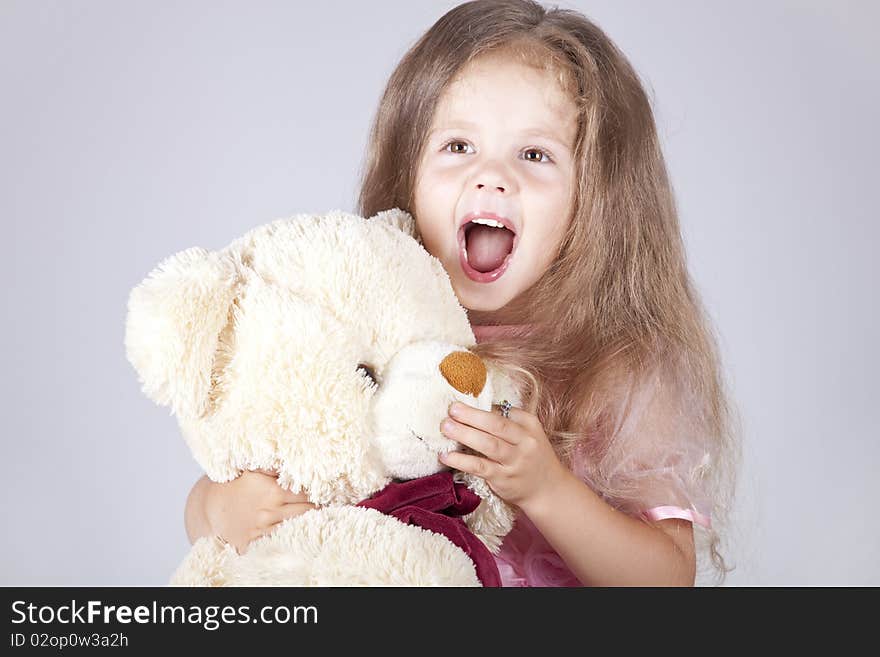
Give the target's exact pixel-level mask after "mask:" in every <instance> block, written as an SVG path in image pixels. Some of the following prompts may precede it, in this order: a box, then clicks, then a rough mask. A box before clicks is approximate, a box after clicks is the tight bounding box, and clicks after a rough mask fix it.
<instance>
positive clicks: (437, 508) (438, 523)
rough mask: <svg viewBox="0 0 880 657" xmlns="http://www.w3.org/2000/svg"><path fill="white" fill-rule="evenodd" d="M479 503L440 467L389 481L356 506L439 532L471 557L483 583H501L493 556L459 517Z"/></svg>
mask: <svg viewBox="0 0 880 657" xmlns="http://www.w3.org/2000/svg"><path fill="white" fill-rule="evenodd" d="M479 504H480V496H479V495H477V494H476V493H475V492H474V491H472V490H471V489H470V488H468V487H467V486H465V485H464V484H460V483H456V482H454V481H453V479H452V473H451V472H450V471H448V470H444V471H443V472H438V473H436V474H432V475H429V476H427V477H421V478H419V479H411V480H410V481H401V482H392V483H390V484H388V485H387V486H385V488H383V489H382V490H380V491H379V492H378V493H375V494H374V495H373V496H372V497H370V498H369V499H366V500H363V501H361V502H358V504H357V506H363V507H366V508H368V509H375V510H377V511H381V512H382V513H385V514H387V515H390V516H394V517H395V518H397V519H398V520H400V521H401V522H403V523H405V524H407V525H416V526H418V527H422V528H424V529H428V530H430V531H432V532H436V533H438V534H442V535H443V536H445V537H446V538H448V539H449V540H450V541H452V543H453V544H454V545H457V546H458V547H459V548H461V549H462V550H464V552H465V553H466V554H467V555H468V556H469V557H470V558H471V560H472V561H473V562H474V567H475V568H476V571H477V577H478V578H479V579H480V581H481V582H482V583H483V586H501V575H500V574H499V573H498V565H497V564H496V563H495V558H494V557H493V556H492V553H491V552H489V548H487V547H486V546H485V544H483V542H482V541H481V540H480V539H479V538H477V537H476V536H475V535H474V533H473V532H471V530H470V529H468V526H467V525H466V524H465V522H464V520H462V518H461V516H464V515H467V514H468V513H471V512H472V511H473V510H474V509H476V508H477V506H479Z"/></svg>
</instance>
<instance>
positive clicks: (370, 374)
mask: <svg viewBox="0 0 880 657" xmlns="http://www.w3.org/2000/svg"><path fill="white" fill-rule="evenodd" d="M357 371H358V372H360V373H361V375H362V376H366V377H367V378H369V379H370V381H371V382H372V385H379V381H378V379H376V373H375V372H374V371H373V368H372V367H370V366H369V365H366V364H365V363H358V366H357Z"/></svg>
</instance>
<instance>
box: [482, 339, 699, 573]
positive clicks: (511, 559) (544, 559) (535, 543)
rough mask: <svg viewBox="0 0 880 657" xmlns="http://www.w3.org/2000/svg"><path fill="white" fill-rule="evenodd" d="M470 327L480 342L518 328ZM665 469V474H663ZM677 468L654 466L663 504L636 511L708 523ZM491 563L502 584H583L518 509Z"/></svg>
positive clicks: (577, 462)
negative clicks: (496, 568) (659, 482)
mask: <svg viewBox="0 0 880 657" xmlns="http://www.w3.org/2000/svg"><path fill="white" fill-rule="evenodd" d="M471 328H472V330H473V332H474V336H475V337H476V339H477V342H483V341H484V340H487V339H491V338H492V337H493V336H496V335H498V334H500V333H504V332H507V331H512V330H517V329H518V327H516V326H511V325H502V326H478V325H475V326H472V327H471ZM635 401H636V403H637V404H641V406H637V407H636V410H637V411H638V409H639V408H643V409H646V408H648V407H649V406H650V399H648V400H647V401H646V400H643V399H641V398H637V399H636V400H635ZM642 415H643V416H645V417H648V416H649V414H648V413H642ZM632 416H633V417H634V418H636V419H635V420H633V421H636V420H637V419H638V416H639V413H638V412H635V413H633V414H632ZM638 426H639V430H640V431H642V430H645V428H647V430H651V429H653V428H654V427H653V426H652V425H651V424H650V423H645V422H643V423H642V424H639V425H638ZM676 427H677V425H676ZM627 429H628V428H627V427H624V430H627ZM629 431H630V433H634V432H633V431H632V429H631V428H629ZM585 458H586V457H585V456H584V453H583V452H582V451H577V452H576V453H575V458H574V459H573V462H572V471H573V472H575V474H578V475H579V476H581V478H582V479H583V478H585V473H586V468H585V467H584V466H583V463H584V459H585ZM667 470H668V473H665V471H667ZM678 470H679V468H678V467H677V466H669V465H668V464H667V465H665V467H661V468H655V469H654V470H653V471H652V472H660V473H661V474H662V475H664V476H661V477H659V478H656V480H658V481H667V482H668V484H669V485H668V486H667V487H662V486H661V487H660V489H659V490H657V491H656V492H655V493H654V497H653V499H656V500H657V501H658V502H659V501H661V499H662V501H663V502H664V503H661V504H657V505H651V506H649V507H648V508H644V509H642V510H636V512H637V513H638V515H641V516H642V517H643V518H645V519H648V520H652V521H656V520H662V519H665V518H682V519H685V520H689V521H691V522H693V523H696V524H699V525H702V526H704V527H709V526H711V520H710V518H709V515H708V513H706V514H704V513H701V512H699V511H698V510H697V506H696V504H695V502H699V503H701V504H703V505H705V504H706V499H705V498H704V497H700V496H699V495H693V494H687V492H686V491H685V490H684V489H686V488H687V485H686V484H684V483H683V481H682V479H681V478H680V477H678V476H677V471H678ZM664 473H665V474H664ZM648 497H650V496H648ZM679 501H681V502H682V504H684V503H685V502H686V501H687V502H690V504H689V505H688V506H689V508H685V507H684V506H680V505H678V504H675V503H674V502H679ZM495 562H496V563H497V564H498V570H499V571H500V574H501V581H502V585H503V586H583V584H582V583H581V582H580V580H578V578H577V577H575V575H574V574H573V573H572V572H571V570H570V569H569V568H568V567H567V566H566V564H565V562H564V561H563V560H562V558H561V557H560V556H559V555H558V554H557V553H556V551H555V550H554V549H553V548H552V547H551V546H550V544H549V543H548V542H547V541H546V539H544V537H543V536H542V535H541V533H540V532H539V531H538V530H537V528H536V527H535V526H534V524H532V522H531V521H530V520H529V518H528V517H527V516H526V515H525V514H524V513H522V512H519V513H518V514H517V516H516V521H515V523H514V526H513V529H512V530H511V532H510V533H509V534H508V535H507V536H506V537H505V538H504V542H503V543H502V544H501V549H500V551H499V553H498V554H497V555H495Z"/></svg>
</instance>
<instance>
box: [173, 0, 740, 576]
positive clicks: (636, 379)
mask: <svg viewBox="0 0 880 657" xmlns="http://www.w3.org/2000/svg"><path fill="white" fill-rule="evenodd" d="M358 205H359V207H358V211H359V213H360V214H362V215H363V216H372V215H373V214H375V213H376V212H378V211H380V210H383V209H386V208H390V207H400V208H404V209H408V210H409V211H410V212H411V213H412V214H413V216H414V217H415V219H416V224H417V228H418V231H419V233H420V236H421V238H422V241H423V243H424V245H425V248H426V249H427V250H428V251H429V252H430V253H431V254H433V255H434V256H435V257H437V258H438V259H439V260H440V261H441V262H442V263H443V265H444V267H445V269H446V271H447V272H448V274H449V277H450V280H451V282H452V285H453V288H454V289H455V292H456V294H457V296H458V298H459V300H460V302H461V304H462V305H463V306H464V307H465V308H466V309H467V310H468V314H469V318H470V320H471V323H472V325H473V327H474V333H475V335H476V337H477V340H478V345H477V346H476V347H475V348H474V351H475V352H476V353H478V354H480V355H481V356H483V357H485V358H489V359H493V360H495V361H498V362H501V363H504V364H506V365H508V366H509V367H511V368H512V369H513V370H514V371H516V372H519V373H520V374H521V380H520V383H521V384H522V390H523V399H524V403H525V406H526V408H512V409H510V411H509V414H508V416H507V417H506V418H505V417H503V416H502V414H500V413H499V412H498V411H497V410H496V411H493V412H487V411H481V410H477V409H472V408H469V407H466V406H465V407H459V406H458V405H455V404H453V406H452V407H451V408H450V417H449V418H447V420H445V421H444V423H443V425H442V426H441V430H442V431H443V432H444V433H445V434H446V435H448V436H449V437H451V438H454V439H455V440H457V441H459V442H460V443H462V444H463V445H466V446H468V447H470V448H472V450H474V451H475V452H476V454H465V453H463V452H452V453H449V454H447V455H445V456H444V457H442V461H443V462H444V463H445V464H447V465H448V466H450V467H453V468H457V469H459V470H464V471H467V472H472V473H476V474H479V475H481V476H483V477H485V479H486V480H487V481H488V482H489V485H490V486H491V487H492V489H493V490H494V491H495V492H496V494H498V495H499V496H500V497H502V498H504V499H505V500H507V501H508V502H509V503H511V504H513V505H516V507H517V508H518V516H517V522H516V524H515V526H514V529H513V531H512V532H511V533H510V534H509V535H508V536H507V538H506V539H505V541H504V543H503V545H502V549H501V553H500V554H499V555H498V557H497V561H498V565H499V569H500V570H501V574H502V578H503V580H504V582H505V584H506V585H528V586H539V585H572V586H578V585H591V586H592V585H599V586H602V585H693V584H694V581H695V574H696V555H697V552H698V550H697V548H698V547H702V548H706V549H707V551H708V553H709V555H710V557H711V565H712V566H714V567H715V569H716V573H717V574H718V575H720V577H721V578H723V575H724V572H725V571H727V570H728V568H727V566H726V564H725V562H724V559H723V558H722V555H721V553H720V551H719V545H720V534H719V531H718V530H719V527H720V523H721V522H722V521H723V520H724V519H725V516H726V514H727V511H728V508H729V502H730V499H731V496H732V487H733V476H732V475H733V472H734V464H735V461H736V457H737V449H736V442H735V440H734V438H735V436H736V432H735V431H734V430H733V426H732V425H733V422H732V419H733V413H731V409H730V408H729V407H728V404H727V400H726V395H725V390H724V385H723V381H722V379H721V375H720V365H719V357H718V353H717V347H716V344H715V341H714V339H713V337H712V333H711V331H710V328H709V323H708V320H707V319H706V317H705V313H704V311H703V310H702V307H701V304H700V302H699V299H698V297H697V294H696V292H695V290H694V288H693V285H692V284H691V282H690V279H689V276H688V272H687V268H686V264H685V256H684V249H683V244H682V239H681V236H680V230H679V225H678V219H677V216H676V208H675V203H674V199H673V194H672V191H671V187H670V184H669V181H668V179H667V174H666V169H665V164H664V160H663V157H662V154H661V151H660V146H659V143H658V138H657V134H656V128H655V125H654V119H653V114H652V110H651V107H650V104H649V101H648V99H647V97H646V95H645V92H644V90H643V88H642V86H641V84H640V81H639V78H638V76H637V74H636V73H635V71H634V70H633V68H632V67H631V65H630V64H629V62H628V61H627V60H626V58H625V57H624V56H623V55H622V54H621V53H620V51H619V50H618V49H617V48H616V47H615V45H614V44H613V43H612V42H611V41H610V40H609V38H608V37H607V36H606V35H605V34H604V33H603V32H602V31H601V30H600V29H599V28H598V27H597V26H596V25H595V24H594V23H592V22H590V21H589V20H588V19H586V18H585V17H584V16H582V15H581V14H579V13H577V12H575V11H571V10H561V9H551V10H547V9H544V8H543V7H542V6H541V5H539V4H537V3H535V2H531V1H529V0H476V1H475V2H468V3H465V4H462V5H459V6H457V7H455V8H453V9H452V10H450V11H449V12H448V13H447V14H445V15H444V16H443V17H441V18H440V20H438V21H437V22H436V23H435V24H434V26H433V27H431V29H430V30H428V32H427V33H426V34H425V35H424V36H423V37H422V38H421V39H420V40H419V41H418V42H417V43H416V44H415V45H414V46H413V47H412V48H411V49H410V50H409V52H408V53H407V54H406V55H405V56H404V58H403V60H402V61H401V62H400V64H399V66H398V67H397V69H396V70H395V71H394V73H393V74H392V76H391V78H390V80H389V82H388V85H387V88H386V90H385V94H384V96H383V98H382V100H381V103H380V106H379V110H378V112H377V114H376V119H375V123H374V125H373V129H372V133H371V140H370V144H369V150H368V158H367V162H366V167H365V171H364V177H363V181H362V188H361V195H360V199H359V204H358ZM474 220H477V222H476V223H475V221H474ZM309 508H311V505H309V504H308V502H307V499H306V497H305V496H304V495H294V494H291V493H289V492H286V491H283V490H282V489H281V488H280V487H279V486H277V484H276V483H275V480H274V478H273V476H272V473H268V472H245V473H242V475H241V476H240V477H239V478H238V479H236V480H234V481H232V482H229V483H225V484H215V483H212V482H210V481H209V480H208V479H207V478H205V477H203V478H202V479H200V480H199V481H198V482H197V483H196V485H195V487H194V488H193V491H192V493H191V494H190V497H189V500H188V502H187V511H186V524H187V530H188V533H189V536H190V539H191V540H195V539H196V538H197V537H199V536H202V535H206V534H216V535H219V536H222V537H224V538H225V539H226V540H228V541H229V542H231V543H232V544H233V545H235V546H236V548H237V549H239V551H243V550H244V549H246V546H247V544H248V542H249V541H250V540H252V539H253V538H256V537H257V536H260V535H262V534H264V533H266V532H269V531H271V530H272V529H273V527H274V525H275V524H277V523H278V522H281V521H282V520H284V519H285V518H287V517H291V516H294V515H297V514H299V513H302V512H303V511H305V510H307V509H309ZM694 526H696V527H698V528H699V530H700V531H699V532H698V533H697V537H698V538H700V539H702V540H697V541H695V532H694V530H693V527H694Z"/></svg>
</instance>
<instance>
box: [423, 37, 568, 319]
mask: <svg viewBox="0 0 880 657" xmlns="http://www.w3.org/2000/svg"><path fill="white" fill-rule="evenodd" d="M576 132H577V109H576V107H575V105H574V102H573V101H572V100H571V99H570V98H568V97H567V96H565V95H564V93H563V92H562V90H561V89H560V88H559V86H558V83H557V82H556V81H555V80H554V79H553V77H552V76H551V75H550V74H549V73H545V72H542V71H539V70H537V69H533V68H530V67H528V66H525V65H523V64H519V63H516V62H514V61H511V60H510V59H509V58H508V59H507V60H506V59H505V58H504V57H503V56H499V55H498V54H489V55H483V56H481V57H479V58H477V59H476V60H473V61H472V62H471V63H470V64H469V65H467V66H466V67H465V68H464V69H463V70H462V71H461V73H460V74H459V76H458V77H457V78H456V79H455V80H454V81H453V82H452V83H450V85H449V86H448V87H447V89H446V90H445V92H444V93H443V95H442V96H441V97H440V99H439V100H438V104H437V109H436V112H435V114H434V120H433V123H432V126H431V130H430V134H429V135H428V139H427V144H426V146H425V151H424V155H423V157H422V159H421V162H420V163H419V168H418V175H417V180H416V188H415V201H414V207H413V216H414V217H415V220H416V226H417V228H418V230H419V232H420V233H421V237H422V242H423V243H424V245H425V248H426V249H427V250H428V251H429V252H430V253H431V254H432V255H433V256H434V257H436V258H437V259H439V260H440V261H441V263H442V264H443V266H444V268H445V269H446V271H447V273H448V274H449V278H450V280H451V282H452V286H453V288H454V290H455V293H456V295H457V296H458V299H459V301H460V302H461V304H462V305H463V306H464V307H465V308H468V309H469V310H475V311H493V310H497V309H499V308H503V307H504V306H505V305H507V304H508V302H510V301H511V300H512V299H514V298H515V297H516V296H517V295H518V294H520V293H521V292H523V291H525V290H527V289H528V288H529V287H530V286H531V285H532V284H533V283H535V282H536V281H537V280H539V279H540V278H541V276H542V275H543V274H544V272H545V271H546V270H547V267H548V266H549V265H550V264H551V262H552V260H553V258H554V256H555V254H556V251H557V249H558V247H559V245H560V243H561V241H562V238H563V237H564V235H565V230H566V228H567V226H568V222H569V211H570V207H569V205H570V194H571V185H572V178H573V171H574V161H573V158H574V153H573V150H574V140H575V136H576ZM481 216H482V217H489V218H491V219H494V220H496V221H500V222H502V223H504V224H505V226H506V228H497V227H493V226H486V225H477V224H473V223H472V222H471V219H472V218H479V217H481Z"/></svg>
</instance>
